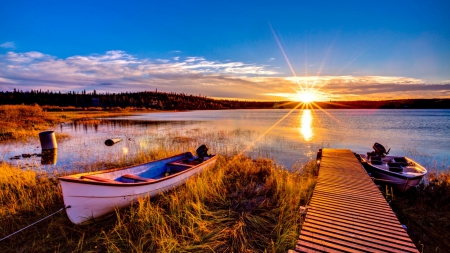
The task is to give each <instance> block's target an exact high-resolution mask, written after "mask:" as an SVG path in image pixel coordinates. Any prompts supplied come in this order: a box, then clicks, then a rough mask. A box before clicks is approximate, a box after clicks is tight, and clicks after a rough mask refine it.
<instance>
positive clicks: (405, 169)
mask: <svg viewBox="0 0 450 253" xmlns="http://www.w3.org/2000/svg"><path fill="white" fill-rule="evenodd" d="M373 149H374V151H371V152H367V154H357V155H356V156H357V158H358V159H359V160H360V162H361V163H362V165H363V166H364V168H365V169H366V171H367V172H368V173H369V174H370V175H371V176H372V177H373V178H374V179H375V180H376V181H377V182H381V183H385V184H387V185H391V186H392V187H393V188H394V189H396V190H398V191H401V192H404V191H407V190H408V189H410V188H411V187H415V186H417V185H418V184H419V183H420V182H421V180H422V178H423V177H424V176H425V175H426V174H427V169H426V168H425V167H423V166H422V165H420V164H419V163H418V162H416V161H414V160H413V159H411V158H409V157H406V156H392V155H388V154H389V151H390V149H389V150H387V151H386V149H385V148H384V146H383V145H381V144H380V143H375V144H374V145H373Z"/></svg>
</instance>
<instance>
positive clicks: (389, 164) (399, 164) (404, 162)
mask: <svg viewBox="0 0 450 253" xmlns="http://www.w3.org/2000/svg"><path fill="white" fill-rule="evenodd" d="M364 158H366V161H367V162H369V163H370V164H372V165H373V166H375V167H377V168H380V169H383V170H389V171H392V172H396V173H421V172H422V169H421V168H420V167H418V166H416V163H415V162H413V161H412V160H410V159H408V158H406V157H403V156H385V157H380V156H378V155H377V154H374V153H373V152H368V153H367V157H364Z"/></svg>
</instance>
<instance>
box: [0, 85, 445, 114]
mask: <svg viewBox="0 0 450 253" xmlns="http://www.w3.org/2000/svg"><path fill="white" fill-rule="evenodd" d="M2 104H3V105H5V104H10V105H20V104H25V105H33V104H38V105H40V106H55V107H76V108H93V107H96V108H102V109H103V110H111V109H117V108H130V107H132V108H137V109H155V110H211V109H212V110H215V109H268V108H275V109H291V108H295V107H296V106H297V105H298V103H296V102H287V101H278V102H267V101H239V100H225V99H213V98H208V97H206V96H195V95H188V94H184V93H174V92H158V90H155V91H143V92H121V93H109V92H106V93H103V94H99V93H97V92H96V91H95V90H94V91H93V92H86V91H85V90H84V91H80V92H76V91H69V92H66V93H62V92H60V91H59V92H54V91H49V90H47V91H42V90H31V91H25V92H24V91H21V90H16V89H14V91H12V92H11V91H0V105H2ZM311 106H312V107H313V108H318V107H319V108H322V109H433V108H436V109H444V108H445V109H450V99H402V100H384V101H327V102H316V103H314V104H312V105H311ZM311 106H310V107H311ZM302 107H303V106H300V107H299V108H302Z"/></svg>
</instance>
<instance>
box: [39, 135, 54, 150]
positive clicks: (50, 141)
mask: <svg viewBox="0 0 450 253" xmlns="http://www.w3.org/2000/svg"><path fill="white" fill-rule="evenodd" d="M39 140H40V142H41V148H42V150H45V149H55V148H58V144H57V143H56V136H55V132H54V131H45V132H40V133H39Z"/></svg>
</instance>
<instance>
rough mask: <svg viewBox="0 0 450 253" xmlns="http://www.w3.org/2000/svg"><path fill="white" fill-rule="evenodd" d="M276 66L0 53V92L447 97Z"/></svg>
mask: <svg viewBox="0 0 450 253" xmlns="http://www.w3.org/2000/svg"><path fill="white" fill-rule="evenodd" d="M276 69H277V67H276V66H270V65H259V64H248V63H243V62H238V61H226V62H220V61H213V60H207V59H206V58H204V57H196V56H190V57H184V58H183V57H181V56H180V57H178V56H177V57H168V58H167V59H148V58H138V57H136V56H133V55H130V54H127V53H126V52H124V51H120V50H115V51H108V52H106V53H105V54H92V55H84V56H81V55H74V56H71V57H67V58H65V59H62V58H58V57H55V56H52V55H48V54H44V53H41V52H23V53H19V52H8V53H6V54H0V90H3V91H6V90H13V89H14V88H16V89H20V90H24V91H25V90H31V89H42V90H53V91H61V92H68V91H81V90H88V91H92V90H96V91H97V92H116V93H117V92H125V91H128V92H135V91H144V90H155V89H158V91H166V92H178V93H186V94H195V95H198V94H201V95H206V96H210V97H215V98H236V99H249V100H284V99H286V97H292V96H288V95H289V94H292V93H295V92H296V91H298V90H300V89H301V87H314V89H315V90H317V92H318V94H320V96H321V98H322V99H324V100H347V99H350V100H356V99H371V100H376V99H391V98H431V97H433V98H434V97H450V87H449V85H448V84H425V83H424V82H423V81H422V80H420V79H415V78H409V77H400V76H399V77H392V76H322V77H283V76H282V74H283V73H280V72H278V71H277V70H276Z"/></svg>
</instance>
